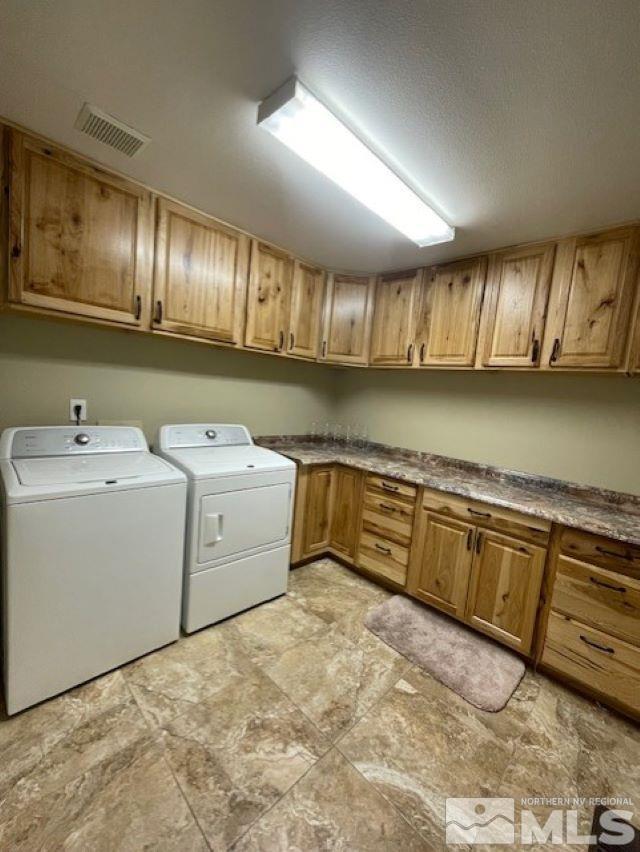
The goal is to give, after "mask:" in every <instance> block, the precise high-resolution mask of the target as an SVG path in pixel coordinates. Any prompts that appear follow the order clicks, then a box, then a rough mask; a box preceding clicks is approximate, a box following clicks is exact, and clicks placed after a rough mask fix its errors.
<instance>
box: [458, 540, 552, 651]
mask: <svg viewBox="0 0 640 852" xmlns="http://www.w3.org/2000/svg"><path fill="white" fill-rule="evenodd" d="M546 555H547V551H546V550H545V549H544V548H542V547H537V546H536V545H533V544H528V543H527V544H525V543H524V542H522V541H520V540H519V539H514V538H510V537H508V536H505V535H501V534H500V533H496V532H493V531H491V530H478V532H477V533H476V545H475V548H474V559H473V565H472V568H471V582H470V585H469V595H468V598H467V608H466V614H465V620H466V621H467V623H468V624H470V625H471V627H475V628H476V630H480V631H481V632H482V633H487V634H488V635H489V636H492V637H493V638H494V639H498V640H499V641H500V642H502V643H504V644H505V645H510V646H511V647H512V648H515V649H516V650H517V651H521V652H522V653H523V654H528V653H529V651H530V649H531V642H532V639H533V629H534V627H535V621H536V615H537V612H538V601H539V599H540V586H541V584H542V575H543V573H544V565H545V559H546Z"/></svg>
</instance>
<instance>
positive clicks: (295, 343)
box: [287, 260, 324, 360]
mask: <svg viewBox="0 0 640 852" xmlns="http://www.w3.org/2000/svg"><path fill="white" fill-rule="evenodd" d="M323 296H324V271H323V270H322V269H317V268H316V267H315V266H309V264H308V263H303V262H302V261H301V260H296V261H295V264H294V268H293V283H292V287H291V311H290V314H289V339H288V341H287V352H288V353H289V355H297V356H298V358H310V359H312V360H315V359H316V358H317V357H318V342H319V340H320V321H321V319H322V298H323Z"/></svg>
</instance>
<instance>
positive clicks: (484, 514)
mask: <svg viewBox="0 0 640 852" xmlns="http://www.w3.org/2000/svg"><path fill="white" fill-rule="evenodd" d="M467 512H469V514H470V515H476V516H477V517H478V518H490V517H491V512H476V510H475V509H467Z"/></svg>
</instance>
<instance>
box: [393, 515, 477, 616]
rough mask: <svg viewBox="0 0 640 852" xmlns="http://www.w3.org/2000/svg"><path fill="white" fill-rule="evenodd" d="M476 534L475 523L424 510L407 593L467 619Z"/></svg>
mask: <svg viewBox="0 0 640 852" xmlns="http://www.w3.org/2000/svg"><path fill="white" fill-rule="evenodd" d="M474 534H475V527H474V526H473V525H472V524H465V523H464V522H462V521H457V520H455V519H453V518H446V517H444V516H443V515H438V514H435V513H434V512H429V511H426V510H425V509H421V510H420V515H419V516H418V523H417V530H416V533H415V535H416V540H415V542H414V546H413V549H412V552H411V562H410V566H409V576H408V580H407V591H409V592H410V593H411V594H412V595H415V596H416V597H418V598H420V599H421V600H423V601H425V603H428V604H431V605H432V606H435V607H437V608H438V609H441V610H443V611H444V612H446V613H448V614H449V615H455V616H456V617H457V618H464V613H465V605H466V600H467V591H468V588H469V575H470V572H471V560H472V558H473V541H474Z"/></svg>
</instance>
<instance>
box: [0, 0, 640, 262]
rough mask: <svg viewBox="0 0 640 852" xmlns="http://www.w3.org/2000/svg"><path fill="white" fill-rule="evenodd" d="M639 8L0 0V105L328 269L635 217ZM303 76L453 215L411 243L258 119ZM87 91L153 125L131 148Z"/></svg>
mask: <svg viewBox="0 0 640 852" xmlns="http://www.w3.org/2000/svg"><path fill="white" fill-rule="evenodd" d="M638 45H640V3H639V2H638V0H438V2H429V0H423V2H408V0H406V2H403V0H396V2H385V0H370V2H365V1H364V0H217V1H216V0H208V2H207V0H181V1H180V2H175V0H173V2H170V1H169V0H49V2H45V1H44V0H29V1H28V2H25V0H0V114H1V115H4V116H6V117H7V118H9V119H11V120H13V121H17V122H19V123H22V124H24V125H26V126H27V127H29V128H32V129H33V130H36V131H38V132H40V133H42V134H45V135H48V136H50V137H51V138H53V139H54V140H56V141H58V142H62V143H65V144H67V145H69V146H71V147H72V148H74V149H77V150H80V151H82V152H84V153H86V154H88V155H91V156H93V157H95V158H97V159H99V160H100V161H102V162H104V163H106V164H107V165H111V166H113V167H115V168H117V169H119V170H121V171H124V172H126V173H127V174H130V175H132V176H133V177H135V178H138V179H140V180H142V181H144V182H146V183H148V184H151V185H152V186H154V187H156V188H158V189H161V190H164V191H166V192H168V193H170V194H172V195H175V196H177V197H179V198H182V199H184V200H186V201H188V202H190V203H191V204H194V205H196V206H197V207H201V208H203V209H204V210H207V211H209V212H211V213H214V214H215V215H217V216H219V217H221V218H223V219H226V220H227V221H229V222H231V223H233V224H236V225H238V226H241V227H243V228H245V229H247V230H249V231H251V232H253V233H256V234H258V235H260V236H262V237H264V238H266V239H270V240H273V241H275V242H276V243H279V244H280V245H283V246H285V247H287V248H289V249H291V250H293V251H295V252H298V253H299V254H301V255H303V256H305V257H307V258H309V259H312V260H315V261H317V262H319V263H323V264H326V265H328V266H333V267H336V268H343V269H352V270H378V269H380V270H381V269H391V268H394V267H401V266H411V265H413V264H424V263H429V262H432V261H435V260H442V259H445V258H448V257H454V256H457V255H460V254H464V253H469V252H472V251H476V250H484V249H488V248H492V247H498V246H501V245H508V244H510V243H514V242H521V241H524V240H530V239H540V238H544V237H546V236H555V235H559V234H563V233H570V232H572V231H576V230H583V229H588V228H591V227H600V226H602V225H608V224H613V223H617V222H621V221H625V220H629V219H631V218H635V217H638V216H639V215H640V118H639V114H640V60H639V53H638V51H639V47H638ZM292 73H297V74H298V75H299V76H300V78H301V79H302V80H303V81H305V82H306V84H307V85H308V86H309V87H310V88H311V89H313V90H314V91H315V92H316V93H317V94H318V95H320V97H321V98H323V99H324V100H325V101H326V102H327V103H328V104H329V105H330V106H332V108H333V109H334V110H335V111H336V112H337V113H338V114H340V115H342V117H343V118H345V119H346V120H347V121H348V122H349V123H350V124H351V125H352V127H353V128H354V129H356V130H357V131H358V132H359V134H360V135H361V136H362V137H363V138H364V139H365V140H366V141H367V142H368V143H369V144H370V145H371V147H373V148H374V149H376V150H378V151H379V152H380V153H382V154H383V155H384V156H385V157H386V158H387V159H388V161H389V162H390V164H391V165H392V166H394V168H395V169H396V170H397V171H398V172H399V173H400V174H401V175H403V176H404V177H405V178H406V179H407V180H408V182H409V183H410V184H412V185H413V186H414V187H415V188H416V189H418V191H419V192H421V193H422V194H423V195H424V196H425V197H426V198H427V199H430V200H431V202H432V203H433V204H434V206H435V207H436V208H438V209H439V210H440V211H441V212H442V213H443V214H444V216H445V217H446V218H447V219H448V220H449V221H450V222H451V223H452V224H454V225H455V226H456V227H457V228H458V235H457V237H456V240H455V242H453V243H451V244H448V245H444V246H436V247H431V248H425V249H419V248H417V247H416V246H414V245H413V244H412V243H410V242H409V241H408V240H406V239H405V238H404V237H402V236H401V235H400V234H398V233H397V232H395V231H394V230H393V229H392V228H390V227H389V226H387V225H386V224H384V223H383V222H382V221H380V220H379V219H377V217H375V216H374V215H373V214H372V213H370V212H369V211H367V210H365V209H364V208H363V207H361V206H360V205H359V204H358V203H357V202H355V201H353V200H352V199H350V198H349V197H348V196H346V195H345V194H344V193H343V192H342V191H341V190H339V189H338V188H336V187H334V186H333V185H332V184H330V183H329V182H328V181H327V180H326V179H325V178H323V177H322V176H321V175H319V174H317V173H316V172H314V171H313V170H312V169H311V168H310V167H309V166H307V165H306V164H305V163H303V162H302V161H301V160H298V159H297V158H296V157H295V155H294V154H292V153H291V152H290V151H289V150H287V149H286V148H284V147H283V146H281V145H280V144H279V143H278V142H277V141H276V140H275V139H273V138H272V137H270V136H269V135H268V134H267V133H266V132H264V131H263V130H261V129H260V128H258V127H257V126H256V123H255V119H256V107H257V104H258V102H259V101H260V100H261V99H262V98H263V97H265V96H266V95H268V94H269V93H270V92H271V91H273V90H274V89H275V88H277V87H278V86H279V85H280V84H281V83H282V82H283V81H284V80H286V79H287V78H288V77H289V76H290V75H291V74H292ZM85 100H88V101H90V102H91V103H94V104H95V105H97V106H99V107H101V108H103V109H105V110H107V111H108V112H110V113H112V114H113V115H115V116H117V117H118V118H120V119H122V120H123V121H125V122H127V123H129V124H131V125H133V126H134V127H137V128H139V129H140V130H142V131H143V132H144V133H147V134H149V135H150V136H151V137H152V139H153V141H152V143H151V144H150V145H149V146H148V148H147V149H146V150H144V151H143V152H142V153H141V154H140V155H139V156H138V157H137V158H135V159H133V160H129V159H127V158H126V157H124V156H122V155H120V154H117V153H116V152H112V151H111V150H109V149H107V148H105V147H104V146H102V145H101V144H100V143H97V142H94V141H93V140H91V139H88V138H86V137H84V136H82V135H81V134H79V133H78V132H77V131H75V130H74V129H73V123H74V120H75V118H76V115H77V112H78V110H79V109H80V107H81V106H82V104H83V102H84V101H85Z"/></svg>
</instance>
